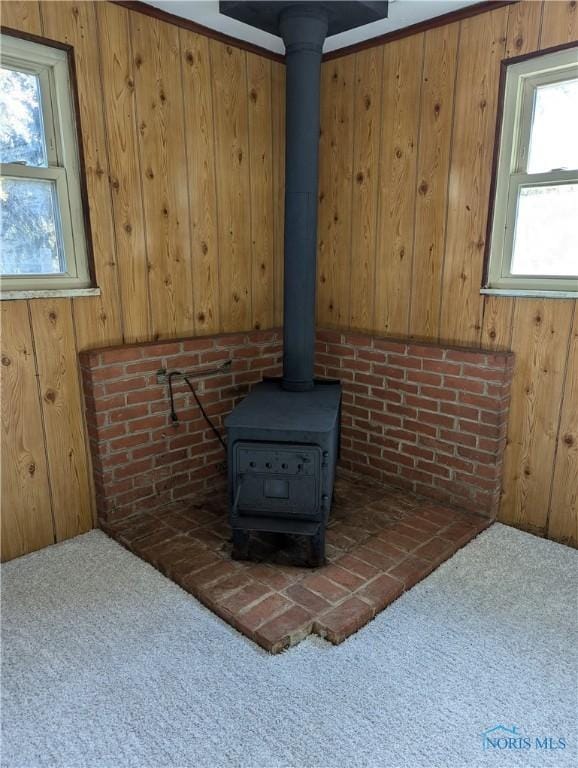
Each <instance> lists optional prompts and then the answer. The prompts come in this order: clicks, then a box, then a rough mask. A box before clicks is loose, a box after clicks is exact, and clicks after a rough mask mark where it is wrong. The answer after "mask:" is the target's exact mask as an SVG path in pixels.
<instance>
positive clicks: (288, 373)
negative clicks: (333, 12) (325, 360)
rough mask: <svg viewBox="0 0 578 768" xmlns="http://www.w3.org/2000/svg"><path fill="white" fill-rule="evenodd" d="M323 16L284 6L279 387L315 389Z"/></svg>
mask: <svg viewBox="0 0 578 768" xmlns="http://www.w3.org/2000/svg"><path fill="white" fill-rule="evenodd" d="M327 26H328V20H327V14H326V12H325V11H324V10H323V8H322V7H320V6H318V5H316V4H315V3H295V5H292V6H289V7H288V8H286V9H285V10H284V11H283V12H282V14H281V18H280V22H279V29H280V32H281V35H282V37H283V41H284V43H285V49H286V64H287V83H286V88H287V95H286V149H285V278H284V279H285V287H284V322H283V343H284V347H283V349H284V353H283V380H282V386H283V388H284V389H286V390H290V391H293V392H304V391H308V390H311V389H313V387H314V378H313V376H314V374H313V367H314V356H315V285H316V280H317V274H316V273H317V268H316V264H317V258H316V257H317V187H318V176H319V170H318V158H319V108H320V79H321V53H322V47H323V41H324V40H325V37H326V35H327Z"/></svg>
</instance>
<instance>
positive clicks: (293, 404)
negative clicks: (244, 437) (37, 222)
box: [225, 381, 341, 432]
mask: <svg viewBox="0 0 578 768" xmlns="http://www.w3.org/2000/svg"><path fill="white" fill-rule="evenodd" d="M340 401H341V385H340V384H339V383H338V382H327V383H325V382H316V383H315V387H314V389H312V390H310V391H309V392H287V391H286V390H284V389H282V387H281V383H280V382H278V381H262V382H261V383H260V384H257V385H256V386H255V387H254V388H253V389H252V390H251V392H250V393H249V394H248V395H247V397H246V398H245V399H244V400H243V401H242V402H241V403H239V405H238V406H237V407H236V408H235V409H234V410H233V411H232V413H230V414H229V416H228V417H227V418H226V420H225V425H226V427H227V428H231V427H233V428H243V427H250V428H254V427H259V428H260V429H270V430H276V431H277V430H293V429H300V430H307V431H310V432H329V431H331V430H333V429H334V428H335V425H336V423H337V420H338V418H339V404H340Z"/></svg>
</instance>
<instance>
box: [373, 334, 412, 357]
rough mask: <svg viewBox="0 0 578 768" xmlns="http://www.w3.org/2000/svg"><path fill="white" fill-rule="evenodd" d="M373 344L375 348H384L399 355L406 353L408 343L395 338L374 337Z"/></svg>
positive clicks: (385, 350)
mask: <svg viewBox="0 0 578 768" xmlns="http://www.w3.org/2000/svg"><path fill="white" fill-rule="evenodd" d="M373 346H374V348H375V349H382V350H383V351H384V352H394V353H397V354H399V355H405V354H406V352H407V344H405V343H404V342H401V341H395V340H393V339H379V338H374V339H373Z"/></svg>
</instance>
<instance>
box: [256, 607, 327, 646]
mask: <svg viewBox="0 0 578 768" xmlns="http://www.w3.org/2000/svg"><path fill="white" fill-rule="evenodd" d="M241 621H244V617H243V618H242V619H241ZM312 623H313V617H312V615H311V614H310V613H309V612H308V611H306V610H305V609H304V608H301V607H300V606H298V605H295V606H293V607H292V608H288V609H287V610H286V611H284V613H282V614H280V615H279V616H276V617H275V618H274V619H271V621H268V622H267V623H266V624H263V625H262V626H261V627H259V629H258V630H257V631H256V633H255V639H256V640H257V642H258V643H259V645H262V646H263V647H264V648H265V649H266V650H268V651H271V652H272V653H275V652H278V651H280V650H283V649H284V648H288V647H289V646H290V645H292V644H294V643H296V642H298V641H299V640H301V639H302V638H303V637H304V636H305V635H308V634H309V632H310V629H311V626H312Z"/></svg>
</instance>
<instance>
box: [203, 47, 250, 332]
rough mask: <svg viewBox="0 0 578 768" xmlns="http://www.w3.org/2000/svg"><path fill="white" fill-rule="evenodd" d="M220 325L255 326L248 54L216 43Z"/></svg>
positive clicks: (226, 327) (227, 328) (228, 328)
mask: <svg viewBox="0 0 578 768" xmlns="http://www.w3.org/2000/svg"><path fill="white" fill-rule="evenodd" d="M209 47H210V51H211V66H212V72H213V107H214V111H215V147H216V168H217V206H218V211H219V255H220V262H219V263H220V276H221V299H220V300H221V327H222V329H223V330H224V331H231V330H234V329H236V328H247V327H250V326H251V321H252V309H251V283H252V276H251V261H252V260H251V197H250V189H249V184H250V182H249V140H248V114H247V104H246V98H247V62H246V54H245V52H244V51H240V50H239V49H238V48H232V47H231V46H229V45H224V44H223V43H219V42H216V41H215V40H211V41H210V43H209Z"/></svg>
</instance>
